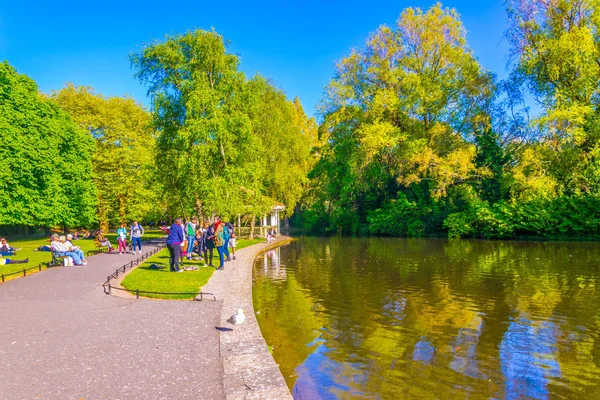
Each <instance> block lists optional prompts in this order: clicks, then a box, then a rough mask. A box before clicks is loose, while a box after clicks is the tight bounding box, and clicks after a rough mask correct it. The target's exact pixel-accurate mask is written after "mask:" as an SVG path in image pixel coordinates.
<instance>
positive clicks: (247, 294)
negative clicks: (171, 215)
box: [0, 244, 291, 400]
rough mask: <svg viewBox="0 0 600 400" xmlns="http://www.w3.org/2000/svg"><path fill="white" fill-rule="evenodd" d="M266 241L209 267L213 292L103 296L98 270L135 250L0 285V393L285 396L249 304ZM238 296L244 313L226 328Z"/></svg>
mask: <svg viewBox="0 0 600 400" xmlns="http://www.w3.org/2000/svg"><path fill="white" fill-rule="evenodd" d="M266 246H267V245H266V244H259V245H255V246H252V247H249V248H246V249H242V250H240V251H238V254H237V256H238V257H237V258H238V260H237V261H234V262H230V263H227V264H226V268H225V271H216V272H215V274H214V275H213V278H211V280H210V281H209V283H208V285H207V287H206V288H205V291H208V292H214V293H215V294H216V295H217V300H218V301H216V302H212V301H205V302H194V301H157V300H147V299H140V300H135V299H128V298H120V297H116V296H107V295H105V294H104V293H103V290H102V286H101V285H102V283H103V282H104V280H105V279H106V276H108V275H110V274H111V273H112V272H114V270H115V269H116V268H117V267H120V266H122V265H123V264H125V263H126V262H129V261H131V260H132V259H135V256H133V255H119V254H114V253H113V254H100V255H96V256H93V257H90V258H89V264H88V265H87V266H86V267H82V268H77V267H71V268H56V269H50V270H47V271H44V272H41V273H38V274H35V275H32V276H28V277H26V278H21V279H15V280H12V281H10V282H7V283H5V284H2V285H0V318H1V323H0V399H2V400H4V399H6V400H12V399H15V400H23V399H60V400H68V399H77V400H81V399H86V400H87V399H111V400H118V399H169V400H175V399H177V400H178V399H203V400H204V399H206V400H209V399H225V398H227V399H238V398H248V399H250V398H255V399H256V398H260V399H271V398H272V399H284V398H291V397H290V396H289V391H287V388H286V387H285V382H283V378H282V377H281V374H280V373H279V369H278V368H277V366H276V364H275V362H274V361H273V359H272V357H271V356H270V354H269V353H268V351H267V350H266V345H265V343H264V340H263V339H262V336H261V335H260V331H259V330H258V325H257V324H256V319H255V317H254V313H253V311H252V286H251V285H252V279H251V274H252V272H251V271H252V263H253V260H254V257H255V255H256V253H257V252H259V251H260V250H261V249H264V248H265V247H266ZM150 248H152V247H151V246H149V245H146V247H145V250H148V249H150ZM239 306H241V307H243V308H245V310H246V311H247V317H248V323H247V324H244V325H242V326H240V327H235V328H234V329H233V330H229V329H228V328H227V324H226V322H225V320H226V319H227V318H228V317H229V316H230V315H232V314H233V312H234V311H235V309H237V307H239ZM217 328H219V329H217ZM257 332H258V333H257ZM219 334H221V336H222V337H221V338H219ZM223 365H225V369H224V368H223ZM224 377H225V380H224Z"/></svg>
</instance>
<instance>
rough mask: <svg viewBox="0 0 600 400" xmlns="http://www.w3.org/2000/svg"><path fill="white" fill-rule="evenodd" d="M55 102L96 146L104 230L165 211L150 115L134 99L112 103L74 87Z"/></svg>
mask: <svg viewBox="0 0 600 400" xmlns="http://www.w3.org/2000/svg"><path fill="white" fill-rule="evenodd" d="M53 97H54V99H55V100H56V102H57V103H58V104H59V105H60V106H61V107H62V108H63V109H65V110H67V111H68V112H69V113H70V114H71V116H72V118H73V120H74V121H76V122H77V123H78V125H79V126H80V127H81V128H82V129H85V130H87V131H88V132H89V135H90V137H93V138H94V140H95V142H96V147H95V148H96V151H95V152H94V156H93V168H94V180H95V183H96V186H97V188H98V219H99V221H100V225H101V226H102V227H103V228H105V229H106V228H107V227H108V225H109V224H112V225H116V224H119V223H121V222H126V221H131V220H133V219H139V220H142V219H144V218H146V217H149V216H152V213H153V212H157V211H159V210H157V208H159V207H160V204H158V202H157V199H158V198H159V193H158V190H157V189H158V187H157V185H156V184H155V183H154V169H153V167H154V162H153V149H154V144H155V138H154V132H153V130H152V126H151V116H150V113H149V112H148V111H146V110H144V108H143V107H142V106H141V105H140V104H138V103H136V102H135V101H134V100H133V99H132V98H129V97H108V98H106V97H104V96H102V95H99V94H96V93H95V92H94V91H93V89H91V88H87V87H75V86H73V85H71V84H69V85H67V86H66V87H65V88H64V89H62V90H60V91H58V92H55V93H54V95H53Z"/></svg>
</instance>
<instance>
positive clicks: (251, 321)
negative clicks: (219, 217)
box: [203, 236, 293, 400]
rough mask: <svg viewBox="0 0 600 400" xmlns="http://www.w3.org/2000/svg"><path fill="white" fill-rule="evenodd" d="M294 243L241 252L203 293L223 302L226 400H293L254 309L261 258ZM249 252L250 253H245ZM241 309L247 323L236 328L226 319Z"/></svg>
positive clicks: (283, 239)
mask: <svg viewBox="0 0 600 400" xmlns="http://www.w3.org/2000/svg"><path fill="white" fill-rule="evenodd" d="M290 241H291V239H290V238H288V237H286V236H281V237H279V238H277V240H276V241H275V242H274V243H262V244H256V245H254V246H251V247H247V248H246V249H242V250H240V251H239V252H238V253H237V254H236V255H237V256H238V257H237V260H236V261H231V262H228V263H226V264H225V270H224V271H215V273H214V274H213V276H212V277H211V278H210V280H209V281H208V283H207V284H206V286H205V287H204V288H203V289H204V290H206V291H208V292H211V293H215V294H216V295H217V299H218V300H222V301H223V306H222V308H221V318H220V325H219V326H218V327H217V329H218V330H219V331H220V356H221V361H222V363H223V386H224V392H225V398H226V399H227V400H238V399H240V400H241V399H262V400H286V399H288V400H292V399H293V398H292V395H291V393H290V391H289V389H288V387H287V385H286V383H285V379H284V378H283V375H282V374H281V371H280V370H279V366H278V365H277V363H276V362H275V359H274V358H273V356H272V354H271V353H270V352H269V349H268V347H267V343H266V342H265V339H264V338H263V336H262V333H261V332H260V327H259V326H258V322H257V320H256V316H255V313H254V307H253V305H252V267H253V265H254V260H255V259H256V257H257V256H258V255H259V254H262V253H264V252H265V251H268V250H270V249H273V248H276V247H279V246H281V245H284V244H286V243H289V242H290ZM244 250H247V251H244ZM238 308H242V309H244V311H245V314H246V321H245V322H244V323H243V324H242V325H238V326H233V325H231V324H229V323H227V319H229V317H231V316H232V315H233V314H235V313H236V311H237V309H238Z"/></svg>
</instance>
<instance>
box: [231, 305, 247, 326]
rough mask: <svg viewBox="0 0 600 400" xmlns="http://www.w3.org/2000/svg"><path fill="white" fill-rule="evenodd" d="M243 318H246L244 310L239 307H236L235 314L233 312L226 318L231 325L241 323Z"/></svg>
mask: <svg viewBox="0 0 600 400" xmlns="http://www.w3.org/2000/svg"><path fill="white" fill-rule="evenodd" d="M245 320H246V315H245V314H244V310H242V309H241V308H238V310H237V314H233V315H232V316H231V318H229V319H228V320H227V322H229V323H230V324H233V325H240V324H243V323H244V321H245Z"/></svg>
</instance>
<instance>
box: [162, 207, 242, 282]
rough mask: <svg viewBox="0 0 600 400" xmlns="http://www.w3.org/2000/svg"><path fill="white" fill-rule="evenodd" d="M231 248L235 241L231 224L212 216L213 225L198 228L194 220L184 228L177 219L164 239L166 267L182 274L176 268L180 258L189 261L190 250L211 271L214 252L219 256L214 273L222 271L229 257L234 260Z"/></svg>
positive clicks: (198, 225) (208, 224)
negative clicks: (215, 250)
mask: <svg viewBox="0 0 600 400" xmlns="http://www.w3.org/2000/svg"><path fill="white" fill-rule="evenodd" d="M230 247H231V254H230V253H229V248H230ZM235 247H236V237H235V230H234V228H233V224H232V223H230V222H227V223H225V222H223V221H222V220H221V218H219V217H218V216H216V217H214V223H213V224H210V223H209V222H208V221H204V223H203V224H202V226H200V224H199V223H198V218H196V217H192V218H191V219H190V220H189V221H188V222H187V223H185V224H184V222H183V220H182V219H181V218H177V219H176V220H175V222H174V223H173V225H172V226H171V228H170V229H169V236H168V237H167V248H168V249H169V267H170V270H171V271H172V272H181V271H183V270H182V269H180V268H179V260H180V258H181V259H183V257H184V256H187V259H188V260H191V258H192V253H193V251H194V249H196V252H197V254H198V255H199V256H200V255H202V256H203V257H204V263H205V265H207V266H211V267H212V266H213V265H212V258H213V251H214V249H215V248H216V249H217V252H218V254H219V267H218V268H217V270H223V269H224V268H225V261H231V259H232V257H233V259H234V260H235Z"/></svg>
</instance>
